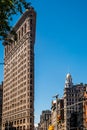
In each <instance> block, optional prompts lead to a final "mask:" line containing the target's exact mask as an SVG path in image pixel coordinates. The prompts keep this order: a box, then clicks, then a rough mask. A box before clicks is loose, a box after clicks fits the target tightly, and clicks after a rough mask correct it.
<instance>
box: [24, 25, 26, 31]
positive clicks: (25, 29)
mask: <svg viewBox="0 0 87 130" xmlns="http://www.w3.org/2000/svg"><path fill="white" fill-rule="evenodd" d="M24 32H25V33H26V23H25V25H24Z"/></svg>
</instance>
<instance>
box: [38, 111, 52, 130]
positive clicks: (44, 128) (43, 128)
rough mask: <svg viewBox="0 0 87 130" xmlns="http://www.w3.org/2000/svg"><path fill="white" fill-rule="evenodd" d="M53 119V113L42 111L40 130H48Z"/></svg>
mask: <svg viewBox="0 0 87 130" xmlns="http://www.w3.org/2000/svg"><path fill="white" fill-rule="evenodd" d="M50 119H51V111H50V110H45V111H42V114H41V115H40V123H39V124H38V130H48V127H49V124H50Z"/></svg>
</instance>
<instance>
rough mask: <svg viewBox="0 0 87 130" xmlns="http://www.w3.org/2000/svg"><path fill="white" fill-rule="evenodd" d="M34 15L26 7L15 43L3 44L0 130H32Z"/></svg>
mask: <svg viewBox="0 0 87 130" xmlns="http://www.w3.org/2000/svg"><path fill="white" fill-rule="evenodd" d="M35 28H36V12H35V11H34V8H33V7H29V8H28V9H27V10H26V11H25V12H24V13H23V15H22V16H21V18H20V19H19V20H18V22H17V23H16V25H15V26H14V29H15V31H16V33H17V40H16V41H14V42H13V43H11V44H10V43H9V44H5V46H4V48H5V51H4V83H3V113H2V130H4V129H5V128H7V129H8V128H10V127H14V128H16V129H17V130H34V43H35Z"/></svg>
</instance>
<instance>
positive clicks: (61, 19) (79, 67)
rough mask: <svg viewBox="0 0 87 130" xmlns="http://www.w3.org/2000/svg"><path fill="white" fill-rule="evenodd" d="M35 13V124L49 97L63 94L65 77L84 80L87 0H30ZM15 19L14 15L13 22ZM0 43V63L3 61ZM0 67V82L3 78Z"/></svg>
mask: <svg viewBox="0 0 87 130" xmlns="http://www.w3.org/2000/svg"><path fill="white" fill-rule="evenodd" d="M30 2H31V3H32V6H33V7H34V8H35V10H36V12H37V20H36V22H37V23H36V42H35V123H38V122H39V118H40V114H41V111H42V110H46V109H50V107H51V101H52V97H53V96H54V95H55V94H59V97H62V96H63V89H64V83H65V77H66V74H67V73H68V72H70V73H71V75H72V78H73V83H74V84H77V83H81V82H83V83H87V0H54V1H52V0H40V1H38V0H30ZM18 18H19V15H18V16H16V19H15V18H14V20H13V23H12V24H14V23H15V22H16V20H17V19H18ZM3 53H4V52H3V47H2V45H1V44H0V62H3ZM2 70H3V69H2V66H0V75H1V76H0V81H2V80H3V71H2Z"/></svg>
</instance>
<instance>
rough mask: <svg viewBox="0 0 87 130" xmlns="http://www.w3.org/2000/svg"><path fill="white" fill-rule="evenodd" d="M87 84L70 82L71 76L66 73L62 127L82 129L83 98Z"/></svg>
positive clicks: (74, 129) (67, 129)
mask: <svg viewBox="0 0 87 130" xmlns="http://www.w3.org/2000/svg"><path fill="white" fill-rule="evenodd" d="M86 87H87V84H83V83H80V84H76V85H73V83H72V76H71V75H70V74H67V76H66V81H65V88H64V128H65V130H70V129H72V130H77V129H80V128H82V129H83V121H84V120H83V113H84V112H83V108H84V105H83V103H84V102H83V98H84V92H85V91H86Z"/></svg>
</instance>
